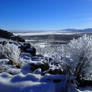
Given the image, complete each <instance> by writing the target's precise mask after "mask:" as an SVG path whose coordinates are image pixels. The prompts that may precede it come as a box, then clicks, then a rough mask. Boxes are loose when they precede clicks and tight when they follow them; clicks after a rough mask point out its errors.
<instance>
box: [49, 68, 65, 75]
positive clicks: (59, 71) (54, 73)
mask: <svg viewBox="0 0 92 92" xmlns="http://www.w3.org/2000/svg"><path fill="white" fill-rule="evenodd" d="M48 73H50V74H53V75H56V74H63V71H61V70H60V69H55V70H52V69H50V70H49V72H48Z"/></svg>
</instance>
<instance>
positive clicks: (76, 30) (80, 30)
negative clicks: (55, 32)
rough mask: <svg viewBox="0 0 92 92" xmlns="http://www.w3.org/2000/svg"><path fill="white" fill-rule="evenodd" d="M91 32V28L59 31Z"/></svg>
mask: <svg viewBox="0 0 92 92" xmlns="http://www.w3.org/2000/svg"><path fill="white" fill-rule="evenodd" d="M63 31H64V32H92V28H87V29H64V30H61V31H60V32H63Z"/></svg>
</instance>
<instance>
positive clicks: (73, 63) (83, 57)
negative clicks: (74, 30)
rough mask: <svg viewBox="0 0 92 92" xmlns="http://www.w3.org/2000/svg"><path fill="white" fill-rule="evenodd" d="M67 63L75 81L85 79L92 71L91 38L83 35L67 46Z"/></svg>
mask: <svg viewBox="0 0 92 92" xmlns="http://www.w3.org/2000/svg"><path fill="white" fill-rule="evenodd" d="M67 55H68V56H70V58H71V59H72V60H70V62H68V64H69V65H70V67H71V69H72V72H73V74H74V75H75V76H76V78H77V79H81V78H84V77H87V76H88V75H89V73H90V72H92V71H91V69H92V37H91V36H87V35H84V36H83V37H80V38H78V39H73V40H71V41H70V43H69V44H68V45H67Z"/></svg>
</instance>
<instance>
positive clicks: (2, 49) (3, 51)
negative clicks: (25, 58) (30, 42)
mask: <svg viewBox="0 0 92 92" xmlns="http://www.w3.org/2000/svg"><path fill="white" fill-rule="evenodd" d="M19 55H20V50H19V48H18V46H16V45H14V44H9V43H7V44H5V45H2V44H0V56H4V57H5V58H7V59H9V60H11V61H14V62H18V61H19Z"/></svg>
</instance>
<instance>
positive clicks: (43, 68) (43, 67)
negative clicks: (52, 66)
mask: <svg viewBox="0 0 92 92" xmlns="http://www.w3.org/2000/svg"><path fill="white" fill-rule="evenodd" d="M39 67H40V68H41V71H42V72H44V71H46V70H48V69H49V64H48V63H44V64H41V65H40V66H39Z"/></svg>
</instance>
